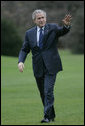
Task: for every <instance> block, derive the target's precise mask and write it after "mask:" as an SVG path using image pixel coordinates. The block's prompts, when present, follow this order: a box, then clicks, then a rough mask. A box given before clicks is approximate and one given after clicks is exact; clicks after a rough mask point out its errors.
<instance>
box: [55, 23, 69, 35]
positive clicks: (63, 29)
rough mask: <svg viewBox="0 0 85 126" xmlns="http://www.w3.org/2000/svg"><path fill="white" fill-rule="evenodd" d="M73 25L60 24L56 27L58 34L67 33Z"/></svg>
mask: <svg viewBox="0 0 85 126" xmlns="http://www.w3.org/2000/svg"><path fill="white" fill-rule="evenodd" d="M70 28H71V26H65V25H64V26H61V27H60V26H58V25H57V27H56V31H57V36H58V37H60V36H63V35H65V34H67V33H68V32H69V31H70Z"/></svg>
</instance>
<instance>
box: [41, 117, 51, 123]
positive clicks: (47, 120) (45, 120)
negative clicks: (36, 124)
mask: <svg viewBox="0 0 85 126" xmlns="http://www.w3.org/2000/svg"><path fill="white" fill-rule="evenodd" d="M48 122H50V120H49V119H48V118H45V119H43V120H41V123H48Z"/></svg>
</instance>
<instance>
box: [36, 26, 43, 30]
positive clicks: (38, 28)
mask: <svg viewBox="0 0 85 126" xmlns="http://www.w3.org/2000/svg"><path fill="white" fill-rule="evenodd" d="M44 28H45V26H43V27H42V29H43V30H44ZM37 31H40V27H39V26H37Z"/></svg>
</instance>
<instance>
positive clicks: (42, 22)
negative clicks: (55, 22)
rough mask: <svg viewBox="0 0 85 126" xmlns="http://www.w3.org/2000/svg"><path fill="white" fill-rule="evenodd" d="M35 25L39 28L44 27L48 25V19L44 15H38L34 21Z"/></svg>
mask: <svg viewBox="0 0 85 126" xmlns="http://www.w3.org/2000/svg"><path fill="white" fill-rule="evenodd" d="M34 23H35V24H36V25H37V26H39V27H43V26H45V24H46V17H45V15H44V14H43V13H38V14H36V18H35V20H34Z"/></svg>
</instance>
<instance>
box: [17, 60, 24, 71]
mask: <svg viewBox="0 0 85 126" xmlns="http://www.w3.org/2000/svg"><path fill="white" fill-rule="evenodd" d="M18 68H19V71H20V72H23V69H24V64H23V63H22V62H20V63H19V64H18Z"/></svg>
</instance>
